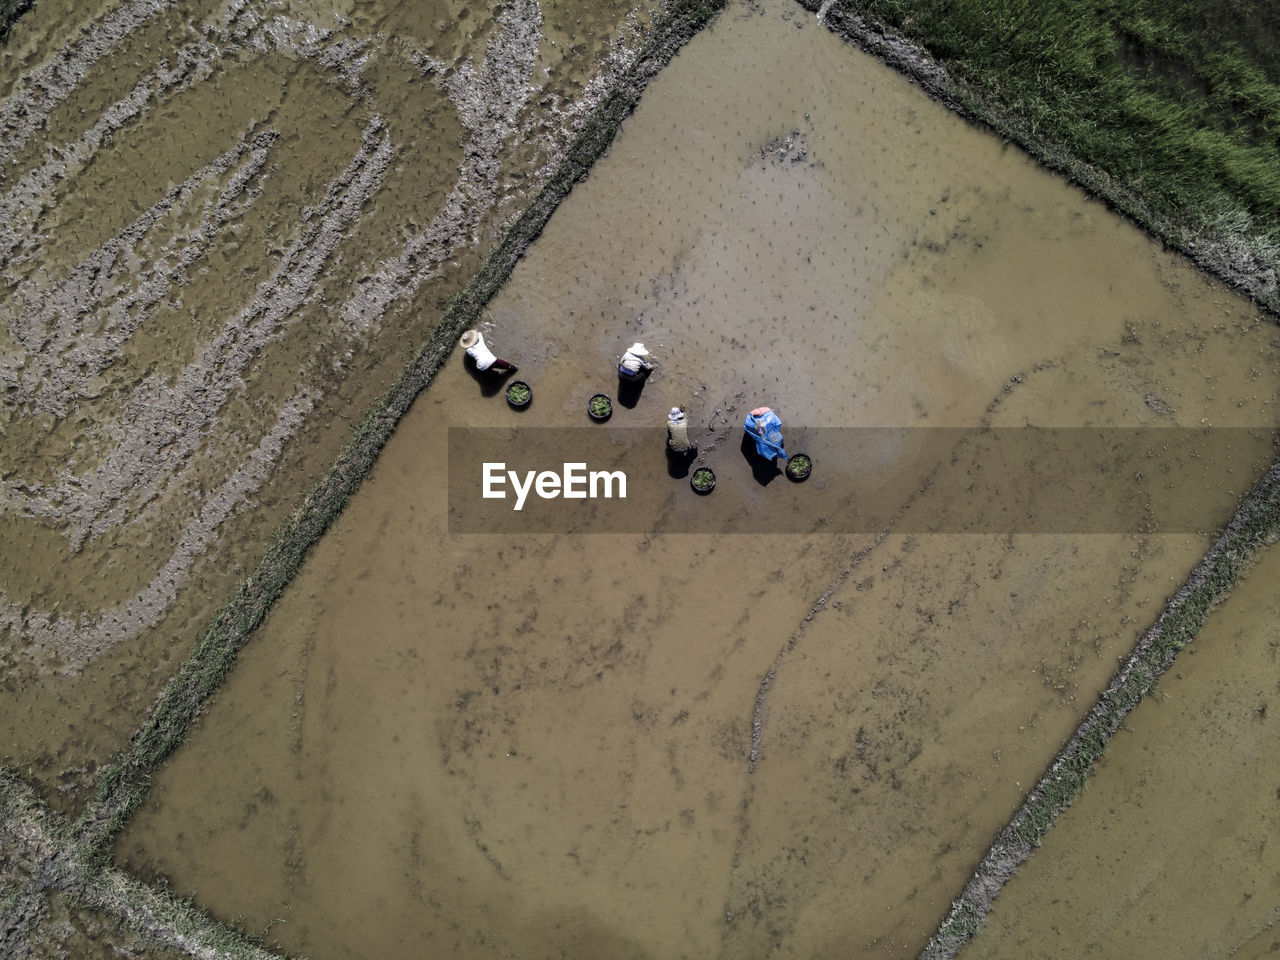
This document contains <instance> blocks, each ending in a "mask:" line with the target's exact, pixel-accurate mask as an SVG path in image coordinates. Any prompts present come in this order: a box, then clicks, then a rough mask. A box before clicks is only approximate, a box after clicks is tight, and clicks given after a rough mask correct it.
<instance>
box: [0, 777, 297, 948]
mask: <svg viewBox="0 0 1280 960" xmlns="http://www.w3.org/2000/svg"><path fill="white" fill-rule="evenodd" d="M0 858H2V859H3V860H4V861H5V862H6V863H7V865H8V867H7V869H6V871H5V874H4V879H5V880H6V886H5V887H4V888H0V889H4V890H5V898H4V901H3V902H4V903H5V907H6V913H5V915H4V916H0V955H3V956H5V957H8V958H12V960H35V958H37V957H42V956H45V955H46V954H45V953H44V951H43V949H42V948H41V947H40V946H38V945H37V944H36V942H35V940H34V938H33V937H31V936H29V934H31V932H32V931H34V930H35V928H36V927H37V925H38V924H39V923H40V921H41V919H42V918H43V916H44V915H45V914H46V912H47V910H48V907H47V900H46V897H47V893H48V892H49V891H61V892H62V893H65V894H67V895H69V896H71V897H74V898H75V899H76V900H78V901H80V902H81V903H83V904H85V905H86V906H88V907H90V908H93V909H96V910H101V911H103V912H106V913H108V914H111V915H113V916H115V917H118V918H119V919H120V921H121V922H122V923H123V924H124V925H125V926H126V927H127V928H128V929H130V930H133V931H135V932H137V933H140V934H143V935H145V936H147V937H149V938H150V939H152V940H154V941H155V942H156V943H158V944H160V945H162V946H168V947H173V948H176V949H178V950H181V951H182V952H183V953H185V954H187V955H188V956H191V957H196V958H200V960H220V958H229V957H233V958H236V960H270V958H275V957H276V954H273V953H270V952H269V951H267V950H264V949H262V947H260V946H259V945H257V944H256V943H254V942H252V941H251V940H249V939H247V938H246V937H244V936H243V935H242V934H240V933H238V932H236V931H235V930H232V929H231V928H229V927H226V926H224V925H222V924H220V923H217V922H216V921H212V920H210V919H209V918H207V917H206V916H204V915H203V914H201V913H200V912H199V911H197V910H195V909H194V908H193V907H191V906H190V905H189V904H187V903H185V902H183V901H181V900H179V899H177V898H176V897H173V896H172V895H170V894H168V893H165V892H162V891H157V890H154V889H151V888H149V887H146V886H145V885H144V884H142V883H140V882H139V881H137V880H134V879H132V878H131V877H128V876H126V875H125V874H123V873H121V872H120V871H118V870H111V869H101V868H100V867H99V866H98V865H95V864H94V862H93V851H91V850H89V849H87V848H86V847H85V846H84V845H83V844H82V843H80V842H78V841H77V840H76V838H74V837H73V835H72V834H71V831H70V829H69V825H68V824H67V822H66V821H65V820H63V819H62V818H61V817H59V816H58V815H57V814H54V813H52V812H50V811H49V810H48V809H46V808H45V807H44V806H43V805H42V804H41V803H40V801H39V800H38V799H37V798H36V797H35V795H34V794H33V793H32V792H31V790H30V789H29V788H28V787H27V786H25V785H24V784H23V783H21V781H19V780H18V778H16V777H14V776H12V775H11V774H10V773H8V772H7V771H3V770H0ZM18 875H20V878H18V879H15V877H17V876H18ZM15 887H16V889H15Z"/></svg>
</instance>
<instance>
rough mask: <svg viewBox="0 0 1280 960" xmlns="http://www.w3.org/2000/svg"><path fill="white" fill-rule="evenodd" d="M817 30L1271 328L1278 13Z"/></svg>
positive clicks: (1145, 12) (1092, 13)
mask: <svg viewBox="0 0 1280 960" xmlns="http://www.w3.org/2000/svg"><path fill="white" fill-rule="evenodd" d="M800 2H801V3H802V4H803V5H804V6H806V7H808V8H809V9H814V10H816V9H817V8H818V6H819V5H820V2H819V0H800ZM827 19H828V23H829V24H830V25H831V26H832V27H833V28H834V29H836V30H837V31H838V32H841V33H843V34H845V35H846V36H849V37H851V38H853V39H856V40H858V41H859V42H861V43H862V44H863V45H865V46H867V47H868V48H869V49H871V51H872V52H873V53H876V54H877V55H880V56H882V57H884V58H885V59H887V60H888V61H890V62H891V63H892V64H893V65H894V66H896V67H899V68H901V69H905V70H906V71H907V72H909V73H913V74H916V75H917V76H918V78H920V79H922V80H925V81H926V83H925V85H926V88H928V89H929V90H930V92H931V93H934V94H935V95H938V96H940V97H942V98H943V99H945V100H947V101H948V102H949V103H950V104H951V105H952V106H954V107H957V108H958V109H960V110H962V111H963V112H965V113H967V114H969V115H971V116H974V117H975V118H977V119H979V120H981V121H983V122H985V123H988V124H989V125H991V126H992V127H993V128H994V129H995V130H996V131H997V132H998V133H1000V134H1001V135H1003V136H1006V137H1008V138H1009V139H1011V140H1014V141H1015V142H1017V143H1019V144H1021V145H1022V146H1023V147H1025V148H1026V149H1027V150H1028V151H1029V152H1030V153H1031V154H1032V155H1033V156H1035V157H1037V158H1038V159H1040V160H1041V161H1043V162H1045V163H1047V164H1048V165H1050V166H1052V167H1054V168H1055V169H1058V170H1060V171H1062V172H1064V173H1066V174H1067V175H1068V176H1071V177H1073V178H1074V179H1076V180H1077V181H1078V182H1080V183H1081V184H1082V185H1083V186H1084V187H1085V188H1086V189H1088V190H1090V191H1092V192H1094V193H1097V194H1098V195H1099V196H1101V197H1102V198H1103V199H1105V200H1107V201H1108V202H1109V203H1111V204H1112V205H1113V206H1114V207H1115V208H1116V209H1118V210H1119V211H1121V212H1122V213H1124V214H1126V215H1127V216H1130V217H1132V218H1133V219H1135V220H1137V221H1138V222H1139V223H1140V224H1142V225H1143V226H1144V227H1146V228H1147V229H1149V230H1151V231H1152V232H1153V233H1155V234H1156V235H1157V236H1159V237H1160V238H1161V239H1163V240H1165V241H1166V242H1167V243H1169V244H1170V245H1172V246H1174V247H1176V248H1177V249H1180V250H1182V251H1184V252H1186V253H1187V254H1188V255H1189V256H1191V257H1192V258H1193V259H1194V260H1196V262H1197V263H1199V264H1200V265H1201V266H1202V267H1204V268H1205V269H1208V270H1210V271H1211V272H1213V273H1215V274H1216V275H1218V276H1220V277H1221V278H1223V279H1224V280H1226V281H1228V282H1230V283H1232V284H1233V285H1235V286H1237V287H1238V288H1240V289H1241V290H1242V291H1244V292H1245V293H1246V294H1248V295H1250V296H1252V297H1253V298H1254V299H1255V300H1257V301H1258V302H1259V303H1260V304H1262V305H1263V306H1265V307H1267V308H1268V309H1270V310H1271V311H1272V312H1277V313H1280V293H1278V292H1277V284H1276V271H1277V269H1280V219H1278V218H1277V217H1276V215H1275V212H1276V211H1277V210H1280V7H1277V6H1276V5H1275V4H1270V3H1265V2H1260V0H1242V2H1240V3H1233V4H1229V5H1214V4H1205V3H1201V2H1192V0H1135V2H1133V3H1118V2H1113V0H1107V2H1103V3H1092V2H1089V3H1086V2H1084V0H1064V2H1061V3H1054V4H1031V3H1027V2H1015V0H838V2H837V3H836V4H835V5H834V7H833V8H832V9H831V10H830V11H829V12H828V15H827ZM898 38H905V39H906V40H907V41H910V43H911V44H914V45H916V46H917V47H918V48H919V49H921V50H923V51H927V53H928V54H929V55H931V56H932V58H934V60H935V61H936V64H940V65H941V67H942V68H943V75H942V76H938V75H937V73H936V72H935V71H933V67H934V66H935V63H926V62H923V61H922V60H919V59H917V58H914V57H913V56H912V55H911V54H910V53H908V52H905V51H903V50H902V49H901V47H899V46H896V45H895V44H896V40H897V39H898ZM926 59H927V58H926Z"/></svg>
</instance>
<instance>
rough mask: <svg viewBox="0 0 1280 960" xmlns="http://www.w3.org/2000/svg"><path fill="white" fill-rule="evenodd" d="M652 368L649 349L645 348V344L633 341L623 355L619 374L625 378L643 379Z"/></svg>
mask: <svg viewBox="0 0 1280 960" xmlns="http://www.w3.org/2000/svg"><path fill="white" fill-rule="evenodd" d="M652 369H653V364H652V363H650V362H649V351H648V350H646V349H645V348H644V344H643V343H633V344H632V345H631V346H629V347H627V352H626V353H624V354H623V355H622V361H621V362H620V363H619V364H618V376H619V377H621V378H622V379H623V380H633V381H634V380H643V379H644V378H645V375H646V374H647V373H648V372H649V371H650V370H652Z"/></svg>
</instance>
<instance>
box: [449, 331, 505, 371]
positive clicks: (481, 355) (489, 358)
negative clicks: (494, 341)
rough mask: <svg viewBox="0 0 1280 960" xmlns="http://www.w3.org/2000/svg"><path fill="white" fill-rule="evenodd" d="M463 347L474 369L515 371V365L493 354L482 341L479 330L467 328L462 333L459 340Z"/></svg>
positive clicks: (482, 337)
mask: <svg viewBox="0 0 1280 960" xmlns="http://www.w3.org/2000/svg"><path fill="white" fill-rule="evenodd" d="M459 343H460V344H461V345H462V347H463V349H464V350H466V351H467V356H468V357H470V358H471V359H472V360H474V361H475V363H476V369H477V370H479V371H481V372H484V371H485V370H501V371H504V372H510V373H515V372H516V365H515V364H514V363H508V362H507V361H506V360H502V359H500V358H498V357H496V356H494V354H493V351H492V350H490V349H489V346H488V344H486V343H485V342H484V336H483V335H482V334H481V333H480V331H479V330H468V331H467V332H466V333H464V334H463V335H462V339H461V340H460V341H459Z"/></svg>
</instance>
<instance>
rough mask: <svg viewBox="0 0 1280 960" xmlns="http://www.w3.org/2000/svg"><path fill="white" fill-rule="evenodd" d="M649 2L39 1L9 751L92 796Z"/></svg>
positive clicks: (23, 33) (13, 146)
mask: <svg viewBox="0 0 1280 960" xmlns="http://www.w3.org/2000/svg"><path fill="white" fill-rule="evenodd" d="M652 9H653V5H652V4H645V3H639V4H633V3H620V2H619V3H608V4H587V5H583V4H575V3H568V4H557V5H553V6H549V7H548V8H547V9H545V10H544V9H542V8H541V7H540V6H539V5H538V4H537V3H534V2H528V0H522V2H518V3H515V4H508V5H506V6H504V7H500V8H494V9H488V8H485V9H481V8H480V7H477V6H476V5H474V4H466V3H452V2H448V0H442V2H439V3H432V4H408V3H397V2H393V0H385V2H384V0H379V2H376V3H359V4H357V3H351V2H347V0H321V2H310V0H300V2H286V3H260V2H246V0H201V2H199V3H194V4H172V3H164V2H150V0H123V2H117V3H94V4H68V3H63V2H61V0H51V2H49V3H44V2H42V3H41V4H40V5H39V6H38V7H36V8H34V9H33V10H32V11H30V12H29V13H28V14H27V15H26V16H24V17H23V18H22V19H21V20H20V21H19V23H18V24H17V26H16V27H15V30H14V32H13V34H12V35H11V37H10V39H9V41H8V43H7V44H6V45H5V47H4V49H3V50H2V51H0V114H2V115H3V123H2V124H0V160H2V161H3V162H2V163H0V211H2V212H0V264H2V265H3V266H2V267H0V272H3V274H4V279H5V283H6V293H5V297H4V301H3V303H0V396H3V400H4V402H3V406H0V555H2V559H0V670H2V672H3V680H2V681H0V684H2V689H3V695H0V762H3V763H5V764H12V765H14V766H15V767H18V768H19V769H21V770H22V771H23V772H24V773H26V774H29V776H30V777H31V778H32V779H33V780H35V781H37V782H38V783H39V784H40V785H41V786H42V788H43V790H44V795H45V797H46V798H47V799H49V800H51V801H52V802H54V803H56V804H58V805H59V806H61V807H63V808H64V809H68V810H74V809H76V808H77V807H78V806H79V804H80V802H82V801H83V800H84V798H85V797H86V796H87V790H88V789H89V788H90V787H91V785H92V776H93V772H94V770H95V769H96V768H97V766H98V765H99V764H101V763H102V762H103V761H104V760H106V759H108V758H109V757H110V756H111V755H112V754H113V753H114V752H115V751H117V750H119V749H121V748H123V747H124V746H125V745H126V744H127V742H128V737H129V734H130V733H131V732H132V730H134V729H135V728H136V727H137V725H138V724H139V723H140V722H141V719H142V717H143V716H144V714H145V711H146V709H147V707H148V706H149V705H150V704H151V702H152V701H153V699H154V697H155V694H156V692H157V691H158V689H159V687H160V685H161V684H162V683H163V682H164V681H165V680H166V679H167V678H168V677H169V676H171V675H172V673H173V671H174V670H175V669H176V666H177V664H178V663H179V662H180V661H181V659H182V658H183V657H185V656H186V655H187V653H188V651H189V650H190V648H191V644H192V642H193V640H194V638H195V637H196V636H197V635H198V633H199V631H200V629H201V628H202V626H203V625H204V623H205V622H207V620H208V618H209V617H210V615H211V614H212V612H213V611H214V610H216V609H217V607H219V606H220V605H221V604H222V602H224V600H225V598H226V597H227V596H228V594H229V592H230V590H231V588H232V586H233V585H234V583H235V582H236V580H237V579H238V578H239V577H241V576H243V575H244V574H245V572H246V571H247V570H248V569H250V568H251V567H252V565H253V564H254V563H256V561H257V558H258V557H259V556H260V554H261V551H262V549H263V545H264V542H265V538H266V537H267V536H269V535H270V534H271V533H272V532H273V531H274V530H275V529H276V528H277V527H278V525H279V523H280V522H281V520H282V519H283V517H284V516H285V514H286V513H287V512H288V511H289V510H290V509H292V508H293V507H294V505H295V504H296V503H297V501H298V498H299V497H300V496H301V494H302V493H303V492H305V490H307V489H308V488H309V486H310V485H311V484H312V483H314V481H315V480H316V478H317V477H318V476H319V475H320V474H321V472H322V471H323V470H325V469H326V468H327V467H328V465H329V464H330V463H331V462H332V460H333V458H334V456H335V455H336V452H337V450H338V449H339V447H340V445H341V444H342V443H343V442H344V441H345V440H346V438H347V437H348V435H349V426H350V424H351V422H352V421H353V420H355V419H358V418H359V417H360V416H362V415H363V413H364V411H365V410H366V408H367V407H368V405H369V404H370V403H371V402H372V401H373V399H374V398H375V397H377V396H378V395H380V394H381V392H382V391H383V390H385V388H386V387H387V386H388V385H389V383H390V382H391V381H392V380H393V378H394V377H395V376H396V375H397V374H398V373H399V372H400V369H401V368H402V365H403V363H404V362H405V360H406V358H407V357H409V356H411V355H412V352H413V350H414V349H415V348H416V347H417V345H418V344H419V343H421V342H422V340H423V339H424V338H425V337H426V335H427V334H428V333H429V332H430V330H431V329H432V327H433V326H434V324H435V323H436V322H437V321H438V319H439V317H440V315H441V313H442V311H443V308H444V306H445V304H446V302H447V300H448V298H449V297H450V296H451V295H452V294H453V293H454V292H456V291H457V290H458V289H459V288H460V287H461V286H462V284H463V283H465V282H466V280H467V278H468V277H469V275H470V273H471V272H472V271H474V269H475V268H476V267H477V265H478V263H479V262H480V256H481V255H482V253H483V252H484V251H485V250H486V249H487V246H488V244H489V242H490V241H491V240H492V238H493V237H494V236H495V235H496V234H497V232H498V231H499V230H500V228H501V227H502V225H503V224H504V223H505V222H506V221H507V220H508V219H509V218H510V217H511V216H512V215H513V214H514V213H516V212H518V210H519V209H520V208H521V207H522V205H523V204H524V202H525V201H526V200H527V198H528V196H529V195H531V191H533V190H536V189H537V187H538V186H539V185H540V184H541V182H542V180H543V178H544V177H545V175H546V173H547V171H548V170H549V169H550V168H549V166H548V165H549V164H550V163H551V162H552V161H553V160H554V159H555V158H556V157H557V156H558V155H559V154H560V152H562V151H563V149H564V146H565V144H566V143H567V142H568V138H569V136H570V135H571V133H572V129H573V126H574V124H575V123H576V122H578V121H579V119H580V118H581V116H582V115H583V111H584V110H586V109H589V108H590V106H591V104H592V103H593V102H594V100H595V99H596V98H598V97H599V95H600V92H601V90H602V88H603V85H604V83H605V81H606V80H607V78H608V76H610V75H611V73H612V72H613V71H616V70H617V69H619V67H620V65H622V64H624V63H625V62H626V58H627V56H628V51H629V50H630V49H632V48H634V46H635V43H636V38H637V36H638V34H637V30H639V29H640V28H642V27H643V26H645V25H646V24H647V23H648V22H649V17H650V14H651V12H652ZM566 31H571V33H572V36H573V37H574V38H575V41H574V42H573V43H572V44H569V43H565V42H563V38H564V36H565V32H566Z"/></svg>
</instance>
